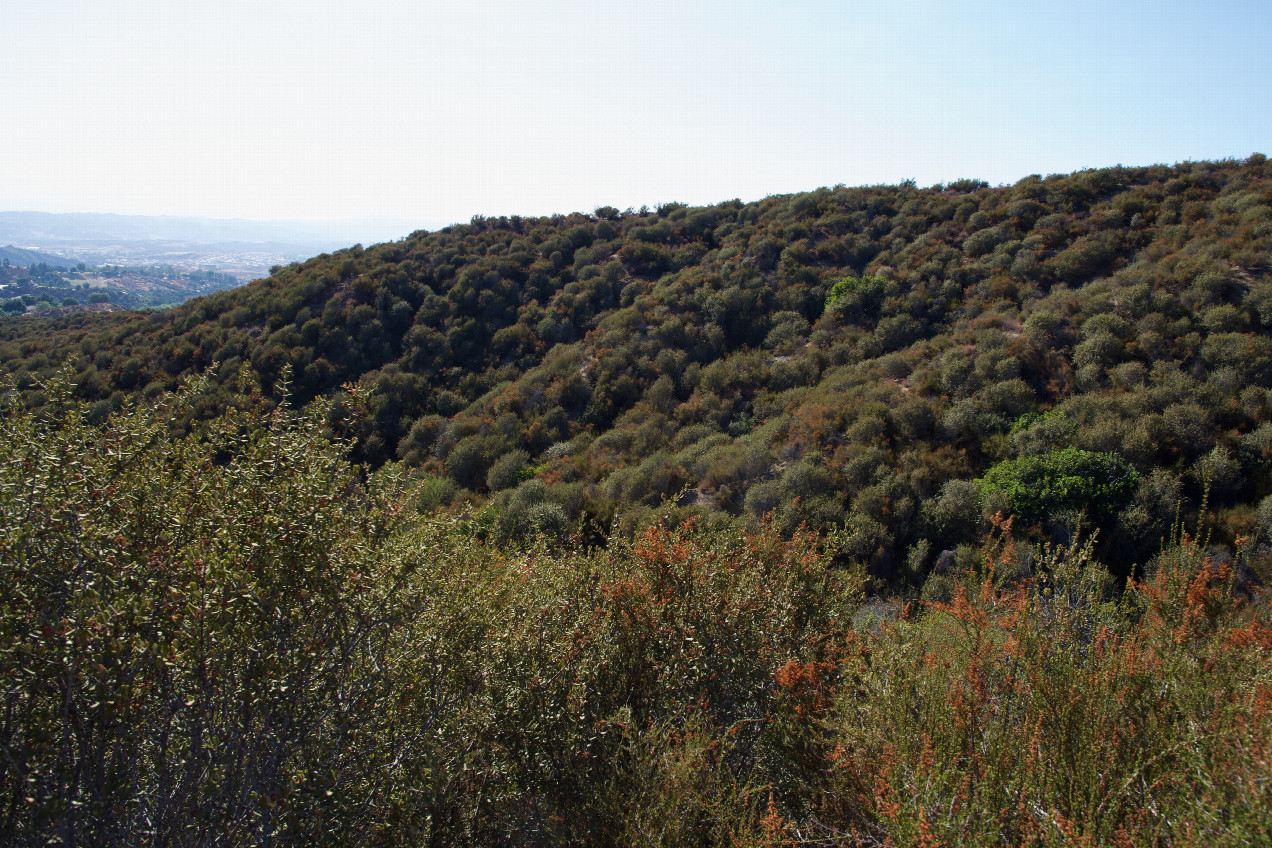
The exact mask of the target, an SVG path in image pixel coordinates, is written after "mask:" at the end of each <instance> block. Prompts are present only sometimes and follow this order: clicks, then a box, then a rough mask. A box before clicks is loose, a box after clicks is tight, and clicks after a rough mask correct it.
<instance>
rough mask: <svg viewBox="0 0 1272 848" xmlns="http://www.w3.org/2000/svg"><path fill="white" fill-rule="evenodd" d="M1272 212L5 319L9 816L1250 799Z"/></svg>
mask: <svg viewBox="0 0 1272 848" xmlns="http://www.w3.org/2000/svg"><path fill="white" fill-rule="evenodd" d="M1270 247H1272V166H1269V165H1268V163H1267V162H1266V161H1265V160H1264V159H1263V157H1260V156H1256V157H1251V159H1249V160H1247V161H1245V162H1240V163H1239V162H1218V163H1193V164H1185V165H1179V166H1175V167H1154V168H1143V169H1116V170H1104V171H1090V172H1084V173H1080V174H1074V175H1070V176H1057V177H1049V178H1047V179H1039V178H1030V179H1026V180H1023V181H1021V182H1020V183H1018V184H1017V185H1015V186H1009V187H999V188H991V187H989V186H986V185H984V184H981V183H977V182H974V181H963V182H960V183H956V184H953V185H949V186H941V187H933V188H930V189H922V190H921V189H918V188H916V187H914V186H908V185H902V186H890V187H889V186H885V187H873V188H858V189H846V188H835V189H820V190H818V191H815V192H810V193H807V194H799V195H791V196H786V197H771V198H767V199H765V200H763V201H760V202H757V203H752V204H743V203H738V202H732V203H724V204H720V205H718V206H714V207H705V208H688V207H684V206H679V205H668V206H664V207H662V208H660V209H659V210H657V211H655V212H648V211H641V212H631V211H629V212H623V213H620V212H618V211H617V210H614V209H599V210H597V211H596V214H595V215H582V214H578V215H571V216H561V217H559V218H552V219H534V220H524V219H515V218H513V219H507V220H504V219H500V220H497V221H492V220H482V219H478V220H474V221H473V222H472V223H471V224H470V225H465V226H456V227H452V228H448V229H446V230H443V231H440V232H437V233H424V232H419V233H416V234H415V235H413V236H411V237H410V238H407V239H405V240H403V241H400V242H396V243H392V244H383V245H377V246H374V247H371V248H367V249H362V248H360V247H355V248H352V249H349V250H344V251H340V252H338V253H335V254H332V255H324V256H319V257H316V258H314V259H311V260H309V261H307V262H305V263H302V264H297V265H294V266H289V267H286V268H278V269H276V270H275V272H274V273H273V274H272V275H271V276H270V277H269V278H268V279H264V280H259V281H257V282H254V283H252V284H251V285H248V286H245V287H242V288H238V289H233V290H229V291H222V292H217V293H214V294H210V295H208V296H205V297H202V298H200V299H197V300H195V301H192V302H190V303H188V304H186V305H184V306H181V307H177V308H174V309H170V310H166V311H162V312H149V313H122V312H116V313H73V314H67V315H59V316H48V317H40V316H33V315H24V316H13V317H6V318H0V361H3V363H4V365H5V368H6V369H7V370H8V371H9V372H10V373H9V375H7V376H5V377H4V378H3V379H4V380H5V382H4V383H3V384H0V385H3V386H4V390H3V391H2V392H0V703H3V704H4V709H3V710H0V743H3V752H4V756H3V757H0V843H3V844H5V845H15V846H32V848H34V846H44V845H51V844H53V845H159V844H163V845H172V846H190V848H196V846H197V848H202V846H206V845H212V844H215V845H226V846H234V848H238V846H244V847H245V846H260V845H278V846H309V845H374V846H386V848H389V847H390V846H402V848H405V847H406V846H420V845H443V846H451V845H456V846H490V845H496V846H579V848H584V846H597V848H620V847H621V848H629V847H630V846H645V848H649V846H659V848H683V846H703V848H708V846H711V848H715V846H718V847H719V848H725V847H726V846H728V848H774V846H794V845H818V846H826V848H878V846H883V845H896V846H899V848H931V846H935V845H968V846H985V848H991V846H992V848H1007V846H1012V847H1013V848H1014V846H1019V845H1036V846H1046V847H1047V848H1071V846H1075V845H1092V846H1094V845H1114V846H1125V845H1146V846H1162V848H1166V846H1182V847H1184V848H1192V846H1196V847H1197V848H1201V846H1205V848H1212V846H1223V848H1227V846H1233V848H1236V846H1248V845H1262V844H1268V843H1269V841H1270V838H1272V783H1269V781H1268V779H1267V777H1268V775H1269V773H1272V605H1270V604H1269V603H1268V600H1269V594H1268V590H1267V584H1268V580H1269V578H1272V570H1270V569H1269V559H1270V555H1269V545H1270V544H1272V495H1270V492H1272V479H1270V478H1269V465H1268V457H1269V452H1270V451H1272V396H1270V395H1269V389H1270V388H1272V383H1270V381H1272V341H1270V339H1269V333H1268V330H1269V328H1270V327H1272V276H1270V275H1272V268H1270V267H1269V258H1270V257H1272V253H1270V252H1269V248H1270ZM178 386H179V387H178ZM174 388H175V391H170V389H174Z"/></svg>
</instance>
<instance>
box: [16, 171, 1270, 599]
mask: <svg viewBox="0 0 1272 848" xmlns="http://www.w3.org/2000/svg"><path fill="white" fill-rule="evenodd" d="M1270 249H1272V166H1270V165H1269V164H1268V163H1267V162H1266V160H1265V159H1264V157H1262V156H1258V155H1256V156H1252V157H1251V158H1250V159H1248V160H1246V161H1244V162H1236V161H1225V162H1201V163H1185V164H1180V165H1176V166H1173V167H1169V166H1153V167H1145V168H1115V169H1104V170H1094V171H1085V172H1081V173H1076V174H1072V175H1054V176H1050V177H1047V178H1045V179H1044V178H1040V177H1029V178H1026V179H1023V180H1021V181H1020V182H1018V183H1016V184H1015V185H1012V186H1005V187H990V186H987V185H985V184H984V183H981V182H978V181H975V180H962V181H959V182H955V183H951V184H949V185H945V186H933V187H931V188H926V189H920V188H918V187H916V186H914V185H908V184H903V185H900V186H877V187H865V188H845V187H836V188H822V189H818V190H817V191H813V192H808V193H803V194H795V195H787V196H780V197H769V198H766V199H764V200H761V201H758V202H754V203H741V202H738V201H732V202H726V203H721V204H718V205H715V206H710V207H686V206H684V205H681V204H674V203H673V204H667V205H665V206H662V207H660V208H658V209H657V210H656V211H647V210H642V211H640V212H634V211H631V210H628V211H626V212H620V211H618V210H617V209H613V208H601V209H598V210H596V213H595V214H592V215H586V214H572V215H564V216H555V217H551V218H534V219H522V218H517V217H512V218H499V219H483V218H475V219H474V220H473V221H472V223H471V224H469V225H462V226H453V227H448V228H446V229H443V230H440V231H438V232H432V233H429V232H422V231H421V232H417V233H415V234H413V235H412V236H410V237H408V238H406V239H404V240H401V241H398V242H393V243H388V244H381V245H376V246H373V247H370V248H366V249H363V248H361V247H354V248H351V249H348V250H342V251H338V252H336V253H333V254H329V255H328V254H324V255H321V256H318V257H315V258H313V259H310V260H308V261H306V262H303V263H300V264H294V265H291V266H288V267H286V268H279V269H275V271H274V273H273V274H272V275H271V276H270V277H269V278H268V279H264V280H260V281H257V282H255V283H253V284H251V285H249V286H246V287H244V288H241V289H236V290H233V291H227V292H221V293H217V294H212V295H209V296H207V297H203V298H200V299H198V300H195V301H192V302H190V303H188V304H186V305H185V306H183V307H181V308H178V309H174V310H170V311H167V312H164V313H158V314H151V315H138V314H126V315H120V314H107V315H72V316H66V317H58V318H51V319H32V318H22V319H6V320H4V321H2V322H0V360H2V361H3V363H4V366H5V368H7V369H8V370H9V371H10V372H11V373H12V374H13V375H14V378H15V380H16V384H17V386H18V388H20V389H21V390H22V391H23V392H24V396H25V397H26V399H27V402H28V403H30V404H33V405H35V406H38V405H39V404H40V403H41V402H42V400H43V394H42V392H41V390H40V389H39V388H38V385H37V380H38V379H44V378H47V377H48V376H49V375H50V374H51V373H52V372H53V371H54V370H55V369H56V368H57V367H58V366H59V364H60V363H61V362H63V361H64V360H65V359H66V357H68V356H72V355H73V356H74V357H75V359H74V362H75V364H74V366H73V369H74V371H75V376H74V380H75V382H76V384H77V388H76V393H77V395H78V396H79V397H81V398H82V399H84V400H85V401H87V402H89V403H90V404H91V405H92V406H91V409H92V413H91V414H92V415H93V416H94V417H95V418H97V419H99V420H100V419H101V418H103V417H104V416H105V415H106V414H107V413H108V412H109V411H110V410H112V409H115V408H118V407H119V406H120V404H121V403H122V401H123V399H124V398H125V397H126V396H127V395H128V394H133V393H139V394H142V395H145V396H147V397H154V396H156V395H157V394H158V393H160V392H162V391H164V390H167V389H170V388H173V387H175V386H176V385H177V384H178V383H179V382H180V381H181V380H183V379H185V378H187V377H188V376H189V375H191V374H194V373H204V372H206V373H211V374H212V375H213V378H214V380H216V381H218V382H219V384H221V385H226V384H227V380H228V378H229V377H230V376H232V375H234V374H236V373H237V372H238V371H239V369H240V367H241V366H242V365H249V366H250V367H251V369H252V370H253V371H254V372H255V373H256V374H257V375H258V376H259V378H260V379H261V380H262V382H263V384H264V385H265V386H266V387H272V391H273V392H274V393H275V395H276V396H277V394H278V393H279V392H281V391H282V389H281V387H280V381H281V380H282V377H283V374H284V369H287V368H289V369H290V373H291V378H290V380H291V383H290V387H289V389H288V391H289V392H290V398H291V400H292V402H294V403H304V402H306V401H308V400H310V399H312V398H315V397H318V396H328V395H334V396H335V397H336V398H337V399H338V408H340V407H341V405H343V407H344V409H345V411H346V412H351V413H353V414H354V419H353V422H352V424H345V425H341V426H342V427H347V428H348V429H347V430H345V429H342V430H341V432H342V433H344V434H346V435H351V436H355V437H357V439H358V440H359V441H358V444H357V448H356V451H357V454H356V455H357V456H358V457H359V458H360V459H361V460H363V461H365V462H369V463H370V464H371V465H373V466H378V465H380V464H383V463H385V462H388V461H400V462H401V463H402V464H403V465H404V466H406V467H407V468H409V469H412V470H413V473H414V474H416V475H419V476H421V477H422V479H423V480H424V486H423V489H422V493H421V495H420V499H419V503H418V504H417V505H418V506H420V507H421V508H430V507H432V506H437V505H445V504H448V503H452V502H460V501H464V500H470V499H471V500H476V501H477V502H479V503H485V504H488V506H487V508H486V509H484V511H482V512H480V514H479V518H480V519H481V521H482V522H483V523H484V526H485V527H486V532H488V533H490V534H492V535H493V536H494V537H496V538H514V537H521V536H524V535H526V534H528V533H532V532H534V531H535V530H540V531H546V532H549V533H556V532H565V531H567V530H568V529H569V528H570V527H573V526H575V523H576V522H577V521H579V520H582V521H584V526H585V529H587V528H590V529H588V532H590V533H593V534H594V536H593V538H595V539H600V538H603V537H604V536H605V535H606V534H607V533H608V531H609V529H610V528H611V527H614V526H617V528H618V529H619V530H620V531H624V532H630V531H631V530H632V529H634V528H636V527H637V526H639V525H640V524H642V523H643V522H645V521H647V520H648V519H649V518H650V517H652V516H653V515H655V514H657V513H658V512H659V511H665V510H666V509H672V510H673V512H675V513H677V514H685V515H688V514H697V515H699V516H700V521H702V522H704V523H705V524H707V525H712V526H714V525H723V524H725V523H731V522H737V521H742V522H743V523H746V522H754V521H756V520H758V518H759V517H761V516H763V515H764V514H766V513H770V512H771V513H773V514H774V517H775V521H776V523H777V524H778V526H779V527H781V528H782V529H783V531H784V532H786V533H790V532H792V531H793V530H794V529H795V528H796V527H798V526H799V525H800V524H801V523H804V522H808V524H809V525H810V526H812V527H815V528H831V527H835V526H838V525H843V527H842V530H841V532H840V533H839V534H838V535H837V536H836V539H837V543H836V544H837V546H838V547H837V556H838V557H839V558H840V561H857V562H864V563H868V564H869V565H870V566H871V568H872V570H873V572H874V573H875V574H876V575H878V576H880V577H885V578H889V579H898V580H902V581H903V582H910V583H912V584H914V585H919V584H922V583H923V581H924V579H925V578H926V576H927V575H928V574H929V573H930V572H932V571H933V569H938V570H943V569H944V568H945V563H947V562H949V560H950V558H951V557H957V558H959V559H961V558H962V555H961V554H959V553H958V551H959V550H960V548H959V546H960V545H963V544H967V543H971V542H972V541H974V540H975V539H976V538H978V536H979V533H980V532H981V531H982V530H983V529H984V528H985V527H987V526H988V525H987V523H985V522H986V521H987V519H988V517H989V516H991V515H992V514H993V513H994V512H995V511H997V510H999V509H1002V510H1003V511H1004V512H1005V513H1009V514H1015V515H1017V522H1018V525H1019V526H1021V527H1022V528H1023V527H1025V526H1027V525H1032V526H1035V527H1036V528H1037V530H1036V532H1037V533H1038V534H1039V537H1040V538H1042V537H1057V538H1062V539H1063V538H1067V536H1068V534H1069V533H1070V532H1071V531H1072V530H1073V529H1074V528H1075V527H1076V526H1077V525H1078V524H1079V523H1082V524H1083V526H1085V527H1086V528H1087V529H1088V530H1090V529H1092V528H1096V527H1098V529H1099V531H1100V535H1099V538H1100V545H1101V556H1102V557H1104V558H1105V559H1106V561H1108V562H1109V563H1110V564H1111V565H1112V566H1113V567H1114V569H1115V570H1116V571H1119V572H1121V573H1122V574H1126V573H1129V571H1130V568H1131V565H1132V563H1135V562H1143V561H1145V559H1146V558H1147V557H1149V556H1151V555H1152V554H1153V553H1155V552H1156V551H1158V550H1159V549H1160V547H1161V540H1162V538H1163V536H1164V535H1165V534H1166V533H1167V531H1168V528H1169V526H1170V524H1171V522H1172V521H1173V520H1174V519H1175V516H1176V515H1177V513H1179V512H1180V510H1181V509H1182V511H1183V515H1184V516H1186V517H1187V516H1189V515H1190V514H1191V513H1193V512H1195V511H1196V510H1197V508H1198V507H1199V505H1200V503H1201V500H1202V496H1203V492H1207V493H1208V498H1209V507H1210V512H1209V513H1208V514H1209V515H1210V516H1211V519H1210V520H1212V521H1213V522H1214V529H1215V531H1216V532H1217V534H1218V535H1217V536H1216V538H1217V539H1220V540H1226V541H1232V540H1234V539H1235V538H1236V537H1237V536H1238V535H1249V534H1251V533H1254V532H1258V531H1259V530H1261V529H1262V528H1263V527H1265V526H1266V524H1267V522H1268V520H1269V519H1270V518H1272V515H1268V514H1265V513H1269V512H1272V510H1268V509H1266V508H1265V509H1263V510H1260V504H1261V501H1262V499H1263V498H1264V497H1265V496H1267V495H1268V494H1269V493H1270V492H1272V479H1270V478H1269V474H1268V466H1267V458H1268V456H1269V451H1272V399H1270V397H1269V394H1268V389H1269V388H1270V387H1272V339H1270V338H1269V335H1268V332H1267V331H1268V328H1269V327H1272V276H1270V274H1272V268H1270V259H1269V256H1270V253H1269V250H1270ZM350 383H353V384H357V385H358V386H359V387H361V390H362V392H361V394H360V395H359V398H360V399H359V400H358V401H357V402H356V403H354V402H353V401H351V400H350V399H349V396H348V394H347V393H346V392H345V391H344V390H343V389H342V388H341V387H342V386H346V385H347V384H350ZM201 403H202V404H203V407H202V409H203V412H201V413H200V412H197V411H196V413H194V414H196V415H198V414H210V413H211V411H213V410H215V409H217V408H218V407H219V405H220V404H221V403H222V400H220V399H218V396H217V394H216V392H213V393H212V394H211V395H210V396H208V397H207V398H205V399H204V400H203V401H202V402H201ZM987 475H988V476H987ZM982 478H984V479H985V480H986V481H987V482H984V483H978V482H976V481H977V480H980V479H982ZM1083 481H1085V482H1083ZM668 498H670V499H672V500H673V501H674V504H675V506H674V507H673V506H669V505H665V501H666V499H668ZM945 551H949V552H951V553H950V554H943V552H945ZM938 566H939V567H938ZM933 591H936V590H935V589H934V590H933Z"/></svg>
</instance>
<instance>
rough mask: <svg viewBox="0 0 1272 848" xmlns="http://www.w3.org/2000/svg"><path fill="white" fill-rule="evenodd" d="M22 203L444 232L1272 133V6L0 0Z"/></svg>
mask: <svg viewBox="0 0 1272 848" xmlns="http://www.w3.org/2000/svg"><path fill="white" fill-rule="evenodd" d="M0 24H2V29H3V32H4V37H3V43H4V47H3V49H2V50H0V114H2V115H3V124H2V129H0V138H2V139H3V141H2V142H0V209H34V210H42V211H50V212H69V211H91V212H120V213H126V214H179V215H206V216H211V217H242V218H257V219H336V218H352V217H360V216H381V217H391V218H396V219H403V220H406V221H410V222H414V223H416V224H418V225H419V226H436V225H438V224H440V223H445V222H448V221H461V220H467V219H468V218H469V217H470V216H472V215H473V214H475V213H482V214H486V215H500V214H522V215H537V214H547V213H551V212H570V211H575V210H582V211H590V210H591V209H593V208H595V207H596V206H598V205H605V204H608V205H613V206H617V207H619V208H624V207H627V206H640V205H642V204H649V205H651V206H652V205H654V204H656V203H659V202H664V201H672V200H676V201H682V202H687V203H694V204H696V203H713V202H718V201H721V200H726V199H729V198H733V197H740V198H742V199H744V200H751V199H756V198H760V197H763V196H765V195H768V194H776V193H784V192H791V191H803V190H808V189H812V188H816V187H818V186H823V185H834V184H836V183H845V184H848V185H861V184H871V183H895V182H898V181H900V180H903V179H907V178H911V179H914V180H916V181H917V182H918V183H919V184H920V185H930V184H932V183H935V182H943V181H948V180H953V179H958V178H960V177H977V178H981V179H986V180H989V181H990V182H991V183H1011V182H1014V181H1016V180H1017V179H1019V178H1020V177H1022V176H1025V175H1027V174H1030V173H1041V174H1047V173H1056V172H1067V171H1072V170H1077V169H1081V168H1087V167H1099V166H1107V165H1114V164H1118V163H1122V164H1127V165H1141V164H1151V163H1155V162H1168V163H1173V162H1177V161H1181V160H1188V159H1194V160H1195V159H1213V158H1224V157H1239V158H1244V157H1246V156H1248V155H1249V154H1250V153H1252V152H1255V151H1259V152H1266V153H1270V154H1272V144H1269V143H1268V141H1269V135H1270V134H1272V50H1269V48H1268V44H1269V42H1270V41H1272V38H1270V37H1272V3H1270V2H1268V0H1263V2H1210V3H1183V2H1153V3H1149V2H1116V1H1115V0H1110V2H1100V3H1096V2H1069V3H1063V4H1061V3H1048V4H1038V3H1028V2H1019V0H1017V2H986V3H937V2H897V1H896V0H894V2H838V3H831V2H804V3H800V2H787V3H773V2H767V3H752V2H729V3H723V2H697V3H694V2H663V1H662V0H645V1H644V2H641V3H631V2H626V3H610V2H596V0H593V2H525V0H522V2H447V3H432V2H409V3H408V2H387V0H364V2H359V3H351V2H348V0H342V2H339V3H334V2H321V0H319V2H289V1H288V0H278V1H277V2H275V0H252V2H244V1H243V0H220V2H214V3H202V2H198V3H176V2H172V0H110V2H106V0H79V2H72V0H42V2H38V3H33V2H25V0H0Z"/></svg>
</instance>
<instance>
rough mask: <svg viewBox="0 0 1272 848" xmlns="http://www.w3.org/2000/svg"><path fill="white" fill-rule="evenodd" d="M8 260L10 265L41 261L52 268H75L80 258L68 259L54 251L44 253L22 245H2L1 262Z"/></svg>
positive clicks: (25, 264) (23, 264) (0, 248)
mask: <svg viewBox="0 0 1272 848" xmlns="http://www.w3.org/2000/svg"><path fill="white" fill-rule="evenodd" d="M6 259H7V260H8V261H9V264H10V265H22V266H28V265H31V264H32V263H34V264H36V265H39V264H41V263H43V264H45V265H48V266H49V267H50V268H61V269H63V270H65V269H67V268H74V267H75V265H76V263H77V261H78V260H74V259H67V258H66V257H65V256H55V255H54V254H52V253H44V252H43V251H39V250H24V249H23V248H20V247H14V246H13V245H8V246H6V247H0V262H3V261H4V260H6Z"/></svg>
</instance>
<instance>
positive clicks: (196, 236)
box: [0, 212, 419, 276]
mask: <svg viewBox="0 0 1272 848" xmlns="http://www.w3.org/2000/svg"><path fill="white" fill-rule="evenodd" d="M416 229H419V227H418V226H416V225H413V224H410V223H407V222H403V221H394V220H389V219H372V218H362V219H354V220H348V221H331V222H298V221H249V220H244V219H237V218H236V219H217V218H184V217H174V216H145V215H113V214H101V213H63V214H54V213H48V212H0V245H5V244H7V245H11V246H12V247H10V248H8V249H9V250H18V251H19V252H21V251H27V252H31V251H35V252H40V253H47V254H52V255H53V256H52V257H51V258H50V257H48V256H46V257H45V258H42V259H34V258H32V259H29V260H27V261H25V262H22V264H29V262H41V261H43V262H47V263H48V264H50V265H52V264H54V262H55V261H56V262H61V263H63V264H66V265H68V266H73V265H74V264H75V263H76V262H80V261H83V262H87V263H89V264H103V263H118V264H127V265H144V264H171V265H174V266H181V267H189V268H194V267H199V268H215V269H218V270H228V271H237V272H240V273H242V274H244V275H246V276H253V275H259V274H261V273H263V272H264V271H265V270H266V269H268V268H269V267H271V266H273V265H277V264H286V263H288V262H293V261H297V260H302V259H307V258H309V257H310V256H313V255H315V254H319V253H324V252H327V251H331V250H337V249H340V248H343V247H348V246H350V245H352V244H354V243H357V242H367V243H372V242H381V241H392V240H395V239H397V238H401V237H403V236H405V235H407V234H409V233H410V232H412V231H413V230H416ZM19 261H20V260H19V259H17V258H15V257H14V256H12V255H11V256H10V262H12V263H14V264H18V263H19Z"/></svg>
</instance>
